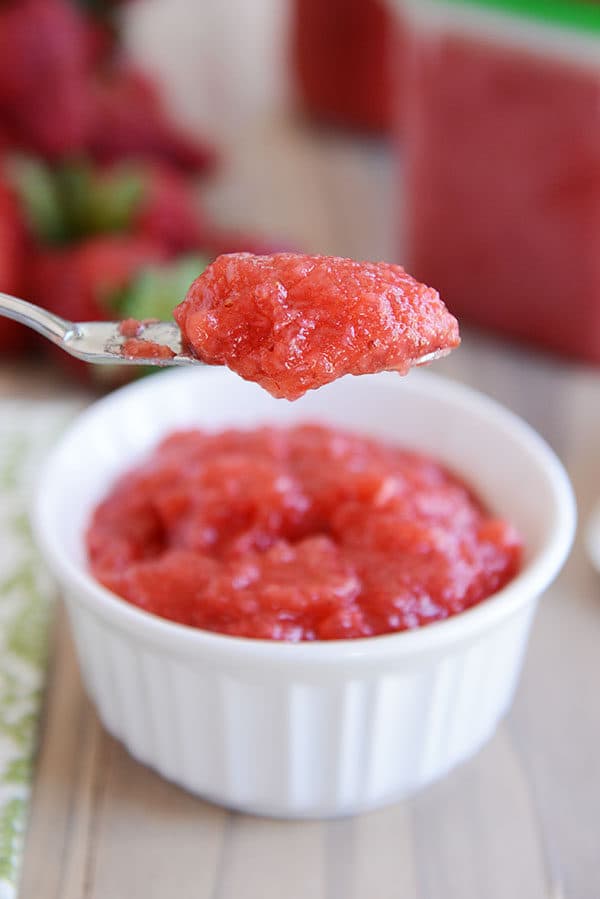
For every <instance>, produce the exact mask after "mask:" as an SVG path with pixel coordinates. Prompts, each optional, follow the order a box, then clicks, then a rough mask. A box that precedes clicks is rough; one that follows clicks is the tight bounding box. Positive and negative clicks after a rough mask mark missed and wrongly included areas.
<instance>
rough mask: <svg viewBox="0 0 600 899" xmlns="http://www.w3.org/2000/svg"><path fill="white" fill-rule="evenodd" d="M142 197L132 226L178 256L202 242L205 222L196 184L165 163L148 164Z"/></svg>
mask: <svg viewBox="0 0 600 899" xmlns="http://www.w3.org/2000/svg"><path fill="white" fill-rule="evenodd" d="M140 177H141V183H142V196H141V198H140V201H139V204H138V207H137V211H136V214H135V217H134V221H133V228H134V230H135V231H136V232H137V233H138V234H143V235H144V236H145V237H149V238H151V239H152V240H157V241H159V242H160V243H162V244H163V245H164V246H165V247H166V248H167V249H169V250H170V251H172V252H173V253H174V254H175V255H178V254H180V253H186V252H188V251H192V250H196V249H197V248H198V247H199V246H201V245H202V243H203V240H204V233H205V230H206V224H205V222H204V219H203V216H202V213H201V210H200V198H199V197H198V196H194V195H193V186H192V185H190V182H189V180H186V179H184V178H183V177H182V176H181V175H179V174H178V173H177V172H174V171H172V170H169V169H167V168H166V167H164V166H161V167H158V166H153V167H152V168H149V167H147V168H146V169H145V170H143V171H141V172H140Z"/></svg>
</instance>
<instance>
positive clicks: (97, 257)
mask: <svg viewBox="0 0 600 899" xmlns="http://www.w3.org/2000/svg"><path fill="white" fill-rule="evenodd" d="M164 258H165V252H164V249H163V248H162V247H161V246H159V245H157V244H156V243H153V242H152V241H149V240H145V239H143V238H137V237H129V236H127V237H125V236H118V237H116V236H110V237H96V238H93V239H90V240H87V241H85V242H84V243H81V244H79V245H77V246H75V247H71V248H68V249H61V250H49V249H43V250H40V251H39V252H38V254H37V256H36V258H35V260H34V263H33V265H32V270H33V276H32V278H31V281H30V286H29V290H30V294H29V295H30V297H31V299H33V301H34V302H37V303H39V305H41V306H44V307H45V308H46V309H50V310H51V311H52V312H56V313H57V315H61V316H62V317H63V318H66V319H67V320H69V321H102V320H110V319H111V318H115V319H118V318H119V313H118V310H117V309H116V308H115V307H114V306H113V305H111V304H112V303H113V302H114V300H115V298H116V297H118V294H119V292H120V291H122V290H124V288H125V287H126V286H127V284H128V283H129V281H130V280H131V279H132V278H133V276H134V275H135V274H136V272H138V271H139V269H140V268H142V267H143V266H146V265H151V264H153V263H156V262H160V261H162V260H163V259H164ZM55 357H56V359H57V361H58V362H59V363H60V364H61V365H62V367H63V368H65V369H66V370H67V371H69V372H72V373H73V374H74V375H76V376H77V377H79V379H80V380H83V381H85V382H86V383H89V382H92V383H96V384H100V383H103V384H107V381H106V376H107V375H108V374H110V375H112V376H113V377H114V374H115V372H114V370H112V369H110V368H108V369H107V367H105V366H94V365H86V364H85V363H83V362H80V361H79V360H77V359H74V358H73V357H71V356H69V355H68V354H67V353H64V352H63V351H62V350H57V351H56V353H55ZM128 377H130V373H129V371H128V370H127V369H119V371H118V372H117V379H118V380H119V381H123V380H126V379H127V378H128Z"/></svg>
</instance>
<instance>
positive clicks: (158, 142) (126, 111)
mask: <svg viewBox="0 0 600 899" xmlns="http://www.w3.org/2000/svg"><path fill="white" fill-rule="evenodd" d="M93 103H94V123H93V126H92V131H91V135H90V138H89V141H88V150H89V152H90V154H91V155H92V157H93V158H94V159H96V160H97V161H99V162H103V163H105V162H115V161H118V160H121V159H131V158H138V159H150V160H154V161H156V162H163V163H166V164H168V165H171V166H173V167H174V168H178V169H180V170H181V171H184V172H196V173H203V172H206V171H208V170H209V169H211V168H212V167H213V165H214V163H215V159H216V157H215V153H214V150H213V149H212V148H211V147H209V146H207V145H206V144H204V143H202V142H201V141H199V140H197V139H196V138H195V137H192V136H191V135H188V134H186V133H185V132H184V131H182V130H180V129H179V128H178V127H177V126H176V125H174V124H173V122H171V121H170V119H169V117H168V116H167V113H166V111H165V108H164V105H163V102H162V98H161V96H160V93H159V91H158V89H157V87H156V85H155V84H154V82H153V81H152V80H151V78H150V77H149V76H148V75H147V74H146V73H144V72H142V71H140V70H139V69H137V68H134V67H133V66H131V65H127V64H120V65H116V66H113V67H112V69H111V70H110V71H109V72H108V73H104V74H103V75H102V76H100V77H98V78H97V79H96V82H95V90H94V94H93Z"/></svg>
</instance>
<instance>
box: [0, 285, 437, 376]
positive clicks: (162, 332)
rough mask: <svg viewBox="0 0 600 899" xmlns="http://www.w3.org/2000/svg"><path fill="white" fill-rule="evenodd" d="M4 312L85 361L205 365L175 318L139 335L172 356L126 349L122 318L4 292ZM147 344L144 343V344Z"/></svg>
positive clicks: (0, 307)
mask: <svg viewBox="0 0 600 899" xmlns="http://www.w3.org/2000/svg"><path fill="white" fill-rule="evenodd" d="M0 315H4V316H6V317H7V318H12V319H14V321H17V322H20V323H21V324H22V325H26V326H27V327H28V328H33V330H34V331H37V332H38V334H41V335H42V337H46V338H47V339H48V340H51V341H52V343H55V344H56V346H59V347H60V348H61V349H62V350H65V352H67V353H70V354H71V356H75V357H76V358H77V359H82V360H83V361H84V362H94V363H97V364H100V365H106V364H108V363H110V364H111V365H114V364H118V365H157V366H160V367H161V368H166V367H167V366H171V365H205V364H206V363H205V362H203V361H202V360H201V359H197V358H196V357H195V356H192V355H191V353H187V352H185V351H184V349H183V345H182V340H181V331H180V330H179V328H178V326H177V325H176V324H175V322H174V321H171V322H150V323H148V324H144V323H141V328H140V331H139V333H138V334H137V335H136V336H137V337H138V338H139V339H141V340H142V341H148V349H149V351H150V350H151V349H152V348H154V349H155V350H156V349H157V347H166V348H168V349H169V350H171V352H173V353H174V354H175V355H173V356H169V357H168V358H160V357H157V356H152V355H150V356H147V357H144V356H138V355H137V354H136V356H128V355H125V354H124V352H123V347H124V344H125V343H126V342H127V340H128V339H129V338H128V337H126V336H124V335H123V334H122V333H121V322H70V321H67V320H66V319H64V318H61V317H60V316H59V315H55V314H54V313H53V312H48V311H47V310H46V309H42V308H41V307H40V306H34V304H33V303H28V302H27V301H26V300H19V299H17V297H11V296H9V295H8V294H7V293H1V292H0ZM142 348H143V344H142ZM447 353H448V350H438V351H436V352H433V353H427V354H426V355H425V356H421V357H420V358H419V359H416V360H414V361H413V362H412V364H413V365H427V364H428V363H429V362H433V361H434V360H435V359H440V358H441V357H442V356H446V355H447Z"/></svg>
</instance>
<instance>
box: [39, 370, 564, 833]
mask: <svg viewBox="0 0 600 899" xmlns="http://www.w3.org/2000/svg"><path fill="white" fill-rule="evenodd" d="M299 419H303V420H313V421H314V420H324V421H327V422H329V423H334V424H338V425H341V426H344V427H347V428H352V429H355V430H357V431H361V432H366V433H369V434H373V435H377V436H380V437H383V438H387V439H388V440H393V441H396V442H399V443H403V444H405V445H410V446H412V447H415V448H419V449H422V450H425V451H427V452H430V453H433V454H435V455H436V456H437V457H438V458H440V459H441V460H443V461H444V462H446V463H447V464H448V465H450V466H451V467H452V468H453V469H455V470H456V471H458V472H460V473H461V474H462V475H463V476H464V477H465V478H466V479H467V480H468V481H469V482H470V483H471V484H472V485H473V486H474V487H475V488H476V490H478V492H479V493H480V495H481V496H482V497H483V498H484V499H485V500H486V501H487V502H488V503H489V505H490V506H491V507H492V508H493V509H494V510H495V511H496V512H497V513H499V514H501V515H503V516H506V517H507V518H509V519H510V520H511V521H512V522H513V523H514V524H515V525H516V526H517V527H518V528H519V529H520V531H521V533H522V535H523V536H524V538H525V540H526V543H527V547H528V552H527V560H526V565H525V567H524V570H523V571H522V573H521V574H520V576H519V577H518V578H516V579H515V580H514V581H513V582H512V583H511V584H510V585H509V586H508V587H506V588H505V589H504V590H502V591H501V592H500V593H498V594H496V595H495V596H494V597H493V598H490V599H488V600H487V601H485V602H484V603H482V604H481V605H479V606H477V607H476V608H474V609H472V610H470V611H468V612H464V613H462V614H461V615H458V616H456V617H454V618H451V619H450V620H448V621H445V622H442V623H439V624H433V625H430V626H428V627H425V628H422V629H420V630H416V631H412V632H405V633H400V634H394V635H390V636H384V637H377V638H371V639H365V640H355V641H352V640H348V641H341V642H324V643H316V644H301V645H288V644H280V643H273V642H268V641H258V640H244V639H236V638H232V637H227V636H221V635H218V634H212V633H206V632H202V631H199V630H193V629H191V628H186V627H183V626H180V625H176V624H173V623H171V622H167V621H164V620H162V619H160V618H157V617H155V616H152V615H149V614H147V613H145V612H142V611H140V610H139V609H137V608H135V607H133V606H131V605H129V604H128V603H126V602H124V601H122V600H120V599H118V598H117V597H116V596H114V595H113V594H111V593H110V592H109V591H107V590H105V589H104V588H102V587H101V586H99V584H97V583H96V582H95V581H94V580H93V579H92V577H91V576H90V575H89V574H88V572H87V570H86V560H85V551H84V542H83V534H84V530H85V527H86V523H87V521H88V518H89V515H90V512H91V509H92V507H93V506H94V504H95V503H96V501H97V500H99V499H100V497H101V496H102V495H103V494H104V493H105V492H106V490H107V488H108V486H109V484H110V483H111V481H112V480H113V478H114V477H115V476H116V475H117V474H118V473H120V472H121V471H123V469H125V468H127V467H129V466H131V465H132V464H133V463H135V461H136V460H137V459H139V458H140V456H142V455H143V454H144V453H145V452H146V451H147V450H148V449H149V448H150V447H151V446H152V445H153V444H154V443H155V442H156V441H157V440H158V439H159V438H160V437H161V436H162V435H163V434H165V433H166V432H168V431H171V430H173V429H175V428H178V427H189V426H194V425H198V426H202V427H207V428H209V429H220V428H221V427H224V426H230V425H238V426H246V427H250V426H253V425H255V424H257V423H259V422H264V421H271V422H276V423H279V424H285V423H286V422H292V421H296V420H299ZM34 518H35V530H36V533H37V537H38V540H39V544H40V546H41V548H42V550H43V552H44V554H45V557H46V559H47V561H48V563H49V565H50V567H51V568H52V570H53V571H54V573H55V574H56V576H57V578H58V580H59V582H60V584H61V586H62V589H63V593H64V596H65V600H66V603H67V607H68V610H69V614H70V619H71V623H72V627H73V632H74V635H75V641H76V645H77V650H78V655H79V661H80V665H81V670H82V672H83V677H84V680H85V683H86V686H87V689H88V691H89V693H90V696H91V697H92V699H93V700H94V701H95V703H96V705H97V707H98V711H99V714H100V717H101V718H102V721H103V722H104V724H105V726H106V727H107V729H108V730H109V731H110V732H111V733H112V734H113V735H114V736H115V737H117V738H118V739H120V740H122V741H123V742H124V743H125V744H126V745H127V747H128V748H129V750H130V752H131V753H132V755H134V756H135V757H136V758H137V759H139V760H140V761H141V762H143V763H145V764H147V765H150V766H152V767H153V768H155V769H156V770H158V771H159V772H160V773H161V774H162V775H164V776H165V777H166V778H168V779H170V780H172V781H175V782H176V783H178V784H180V785H181V786H183V787H185V788H187V789H188V790H191V791H192V792H194V793H198V794H199V795H201V796H204V797H206V798H208V799H211V800H213V801H215V802H218V803H221V804H223V805H226V806H229V807H233V808H237V809H242V810H246V811H249V812H253V813H256V814H265V815H273V816H281V817H325V816H336V815H344V814H351V813H356V812H358V811H362V810H367V809H372V808H375V807H377V806H380V805H383V804H385V803H389V802H392V801H394V800H397V799H399V798H401V797H403V796H406V795H407V794H409V793H412V792H414V791H415V790H416V789H418V788H419V787H422V786H423V785H425V784H427V783H429V782H430V781H432V780H434V779H435V778H438V777H440V776H441V775H442V774H444V773H445V772H447V771H449V770H450V769H451V768H452V767H453V766H454V765H456V764H457V763H458V762H461V761H463V760H465V759H467V758H468V757H469V756H471V755H472V754H473V753H474V752H475V751H476V750H477V749H479V747H480V746H481V745H482V744H483V743H484V742H485V741H486V740H487V739H488V738H489V737H490V736H491V735H492V733H493V732H494V729H495V728H496V725H497V723H498V721H499V719H500V718H501V716H502V715H503V714H504V713H505V712H506V710H507V709H508V707H509V705H510V702H511V700H512V696H513V693H514V689H515V685H516V683H517V679H518V675H519V672H520V668H521V662H522V657H523V652H524V650H525V646H526V643H527V638H528V633H529V628H530V625H531V622H532V619H533V615H534V612H535V609H536V604H537V600H538V597H539V596H540V594H541V593H542V592H543V591H544V589H545V588H546V587H547V586H548V584H549V583H550V582H551V581H552V580H553V579H554V577H555V576H556V574H557V573H558V571H559V569H560V568H561V566H562V564H563V562H564V560H565V558H566V556H567V553H568V551H569V548H570V545H571V542H572V538H573V532H574V526H575V507H574V501H573V495H572V491H571V488H570V485H569V482H568V479H567V476H566V474H565V472H564V470H563V468H562V466H561V464H560V463H559V462H558V460H557V459H556V457H555V456H554V454H553V453H552V451H551V450H550V449H549V448H548V447H547V446H546V444H545V443H544V442H543V441H542V440H541V439H540V438H539V437H538V436H537V435H536V434H535V433H534V432H533V431H532V430H531V429H530V428H529V427H528V426H527V425H525V424H524V423H522V422H521V421H520V420H518V419H517V418H516V417H515V416H513V415H512V414H511V413H509V412H507V411H505V410H503V409H502V408H501V407H499V406H498V405H497V404H495V403H494V402H492V401H490V400H488V399H486V398H485V397H483V396H481V395H479V394H477V393H475V392H473V391H471V390H469V389H467V388H465V387H462V386H460V385H457V384H452V383H449V382H445V381H444V380H442V379H440V378H437V377H435V376H433V375H428V374H422V373H414V374H411V375H410V376H409V377H408V378H406V379H401V378H399V377H398V376H396V375H389V376H388V375H378V376H376V377H362V378H347V379H343V380H342V381H338V382H336V383H334V384H332V385H330V386H328V387H326V388H323V389H321V390H319V391H317V392H314V393H311V394H309V395H307V396H306V397H304V398H303V399H302V400H300V401H298V402H297V403H294V404H289V403H286V402H283V401H280V400H274V399H272V398H271V397H270V396H268V395H267V394H266V393H265V392H264V391H262V390H260V388H258V387H256V386H255V385H252V384H249V383H247V382H244V381H242V380H241V379H239V378H237V377H236V376H234V375H232V374H230V373H229V372H227V371H225V370H222V369H214V370H200V371H197V370H185V371H174V372H169V373H166V374H161V375H156V376H153V377H152V378H150V379H146V380H145V381H142V382H139V383H137V384H135V385H133V386H130V387H127V388H125V389H123V390H120V391H118V392H117V393H114V394H112V395H111V396H109V397H108V398H106V399H104V400H102V401H100V402H98V403H96V404H95V405H94V406H92V407H91V408H90V409H89V410H88V411H87V412H85V413H84V414H83V415H81V416H80V417H79V419H78V420H77V421H76V422H75V424H74V425H73V426H72V427H71V428H70V430H69V431H68V432H67V434H66V435H65V436H64V437H63V439H62V441H61V443H60V445H59V446H58V447H57V449H56V450H55V451H54V452H53V453H52V456H51V457H50V459H49V461H48V463H47V465H46V467H45V470H44V472H43V475H42V477H41V483H40V486H39V489H38V494H37V502H36V509H35V516H34Z"/></svg>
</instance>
